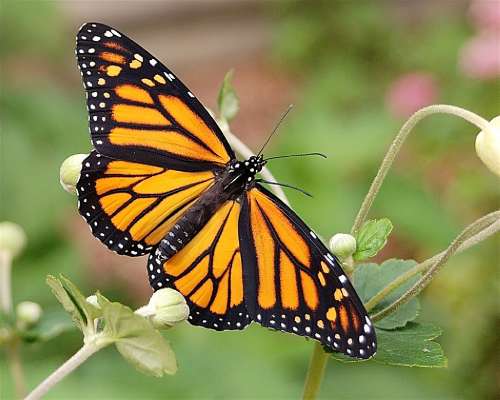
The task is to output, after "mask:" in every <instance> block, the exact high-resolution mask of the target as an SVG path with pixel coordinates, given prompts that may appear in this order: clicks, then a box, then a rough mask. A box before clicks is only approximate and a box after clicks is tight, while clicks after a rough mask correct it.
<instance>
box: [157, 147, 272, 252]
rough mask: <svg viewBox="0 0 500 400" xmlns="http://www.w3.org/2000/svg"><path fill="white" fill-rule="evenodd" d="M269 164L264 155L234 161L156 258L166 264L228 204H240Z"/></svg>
mask: <svg viewBox="0 0 500 400" xmlns="http://www.w3.org/2000/svg"><path fill="white" fill-rule="evenodd" d="M265 164H266V161H265V160H264V159H263V157H262V155H259V156H252V157H250V158H249V159H248V160H245V161H239V160H236V159H235V160H232V161H231V162H230V163H228V165H227V166H226V168H225V169H224V170H223V171H221V172H220V173H219V174H218V175H216V177H215V182H214V184H213V185H212V186H211V187H210V188H209V189H208V190H207V191H206V192H204V193H203V194H202V195H201V196H200V197H199V199H198V200H196V202H195V203H194V204H193V205H191V206H190V207H189V208H188V209H187V211H186V212H185V213H184V214H182V215H181V217H179V219H178V221H176V223H175V224H174V226H173V227H172V228H171V229H170V231H169V232H167V234H166V235H165V237H164V238H163V239H162V241H161V242H160V244H159V246H158V249H157V250H156V254H157V256H158V257H160V256H159V255H160V254H161V258H162V259H163V260H165V259H168V258H171V257H173V256H174V255H175V254H176V253H178V252H179V251H180V250H181V249H182V248H183V247H184V246H185V245H187V243H188V242H189V241H190V240H191V239H192V238H193V237H194V236H195V235H196V234H197V233H198V232H199V231H200V230H201V229H202V228H203V227H204V226H205V225H206V223H207V222H208V221H209V219H210V218H211V217H212V216H213V215H214V214H215V212H216V211H217V210H218V209H219V208H220V207H221V206H222V205H223V204H224V203H226V202H227V201H228V200H237V199H238V198H239V197H240V196H241V195H242V194H243V193H244V192H245V191H246V190H248V189H249V188H250V187H251V186H252V185H253V184H254V183H255V175H256V174H257V173H259V172H260V171H261V170H262V168H263V167H264V165H265Z"/></svg>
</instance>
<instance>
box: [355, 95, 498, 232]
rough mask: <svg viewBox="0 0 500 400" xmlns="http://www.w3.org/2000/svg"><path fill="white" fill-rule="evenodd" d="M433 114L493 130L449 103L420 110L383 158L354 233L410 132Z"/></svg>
mask: <svg viewBox="0 0 500 400" xmlns="http://www.w3.org/2000/svg"><path fill="white" fill-rule="evenodd" d="M432 114H451V115H455V116H457V117H460V118H462V119H464V120H466V121H468V122H470V123H471V124H473V125H475V126H477V127H478V128H480V129H481V130H483V131H488V132H492V131H493V128H492V127H491V125H490V123H489V122H488V121H486V120H485V119H484V118H483V117H480V116H479V115H477V114H474V113H473V112H471V111H468V110H465V109H463V108H460V107H456V106H450V105H447V104H436V105H432V106H428V107H424V108H422V109H420V110H418V111H417V112H416V113H415V114H413V115H412V116H411V117H410V118H409V119H408V120H407V121H406V122H405V123H404V125H403V126H402V127H401V129H400V130H399V133H398V134H397V135H396V138H395V139H394V141H393V142H392V144H391V146H390V147H389V150H388V151H387V153H386V155H385V157H384V159H383V160H382V163H381V164H380V168H379V170H378V172H377V175H376V176H375V179H374V180H373V182H372V184H371V186H370V189H369V190H368V193H367V195H366V197H365V199H364V200H363V203H362V204H361V208H360V209H359V211H358V215H356V219H355V220H354V225H353V227H352V230H351V232H352V233H355V232H356V231H357V230H359V228H360V227H361V226H362V225H363V223H364V222H365V220H366V217H367V216H368V213H369V212H370V208H371V206H372V204H373V202H374V200H375V197H376V196H377V194H378V192H379V190H380V187H381V186H382V183H383V182H384V179H385V177H386V175H387V172H389V169H390V168H391V166H392V164H393V162H394V160H395V158H396V156H397V155H398V153H399V151H400V150H401V147H402V146H403V143H404V142H405V141H406V139H407V138H408V135H409V134H410V132H412V130H413V128H414V127H415V125H416V124H417V123H418V122H419V121H421V120H422V119H424V118H425V117H427V116H429V115H432Z"/></svg>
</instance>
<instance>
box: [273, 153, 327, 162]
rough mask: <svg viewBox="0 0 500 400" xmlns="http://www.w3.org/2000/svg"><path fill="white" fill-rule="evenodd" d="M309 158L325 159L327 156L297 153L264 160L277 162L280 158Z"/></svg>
mask: <svg viewBox="0 0 500 400" xmlns="http://www.w3.org/2000/svg"><path fill="white" fill-rule="evenodd" d="M307 156H320V157H323V158H327V156H326V155H325V154H323V153H296V154H286V155H284V156H275V157H268V158H266V159H264V161H269V160H277V159H279V158H290V157H307Z"/></svg>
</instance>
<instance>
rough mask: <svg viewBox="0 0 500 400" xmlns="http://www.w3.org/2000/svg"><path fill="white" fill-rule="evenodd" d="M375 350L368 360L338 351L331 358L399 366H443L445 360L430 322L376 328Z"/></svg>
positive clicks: (349, 361) (444, 365)
mask: <svg viewBox="0 0 500 400" xmlns="http://www.w3.org/2000/svg"><path fill="white" fill-rule="evenodd" d="M376 333H377V353H376V354H375V356H374V357H373V358H371V359H370V360H367V361H365V360H357V359H353V358H350V357H347V356H345V355H343V354H340V353H332V354H331V357H332V358H334V359H335V360H337V361H341V362H343V363H358V362H362V363H378V364H386V365H395V366H400V367H427V368H429V367H433V368H444V367H446V366H447V359H446V357H445V356H444V353H443V349H442V348H441V346H440V345H439V343H437V342H434V341H433V339H436V338H437V337H439V336H441V333H442V330H441V329H440V328H437V327H436V326H434V325H432V324H419V323H416V322H410V323H408V324H407V325H406V326H405V327H404V328H398V329H395V330H386V329H379V328H377V330H376Z"/></svg>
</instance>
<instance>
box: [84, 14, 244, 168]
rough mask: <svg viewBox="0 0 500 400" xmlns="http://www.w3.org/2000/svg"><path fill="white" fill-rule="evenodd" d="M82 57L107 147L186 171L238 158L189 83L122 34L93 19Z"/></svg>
mask: <svg viewBox="0 0 500 400" xmlns="http://www.w3.org/2000/svg"><path fill="white" fill-rule="evenodd" d="M76 56H77V59H78V66H79V68H80V73H81V75H82V80H83V86H84V88H85V89H86V92H87V107H88V111H89V127H90V134H91V137H92V143H93V144H94V147H95V148H96V149H97V150H98V152H99V153H101V154H103V155H106V156H108V157H111V158H116V159H121V160H127V161H133V162H139V163H145V164H150V165H157V166H161V167H166V168H171V169H177V170H185V171H194V170H197V171H199V170H213V169H217V168H222V167H224V165H225V164H226V163H227V162H229V161H230V160H231V159H233V158H234V157H235V155H234V152H233V151H232V149H231V147H230V146H229V144H228V142H227V140H226V139H225V138H224V135H223V134H222V132H221V130H220V129H219V127H218V126H217V124H216V123H215V121H214V120H213V119H212V117H211V116H210V115H209V113H208V111H207V110H206V109H205V108H204V107H203V106H202V105H201V103H200V102H199V101H198V100H197V99H196V98H195V97H194V95H193V94H192V93H191V92H190V91H189V90H188V89H187V88H186V86H184V84H183V83H182V82H181V81H180V80H179V79H177V78H176V77H175V75H174V74H173V73H172V72H171V71H170V70H168V69H167V68H166V67H165V66H164V65H163V64H161V63H160V62H159V61H157V60H156V59H155V58H154V57H153V56H152V55H151V54H150V53H148V52H147V51H146V50H144V49H143V48H142V47H141V46H139V45H138V44H136V43H135V42H134V41H132V40H131V39H129V38H127V37H126V36H125V35H123V34H122V33H120V32H118V31H117V30H115V29H113V28H111V27H109V26H106V25H103V24H98V23H86V24H84V25H83V26H82V27H81V28H80V30H79V32H78V34H77V45H76Z"/></svg>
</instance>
